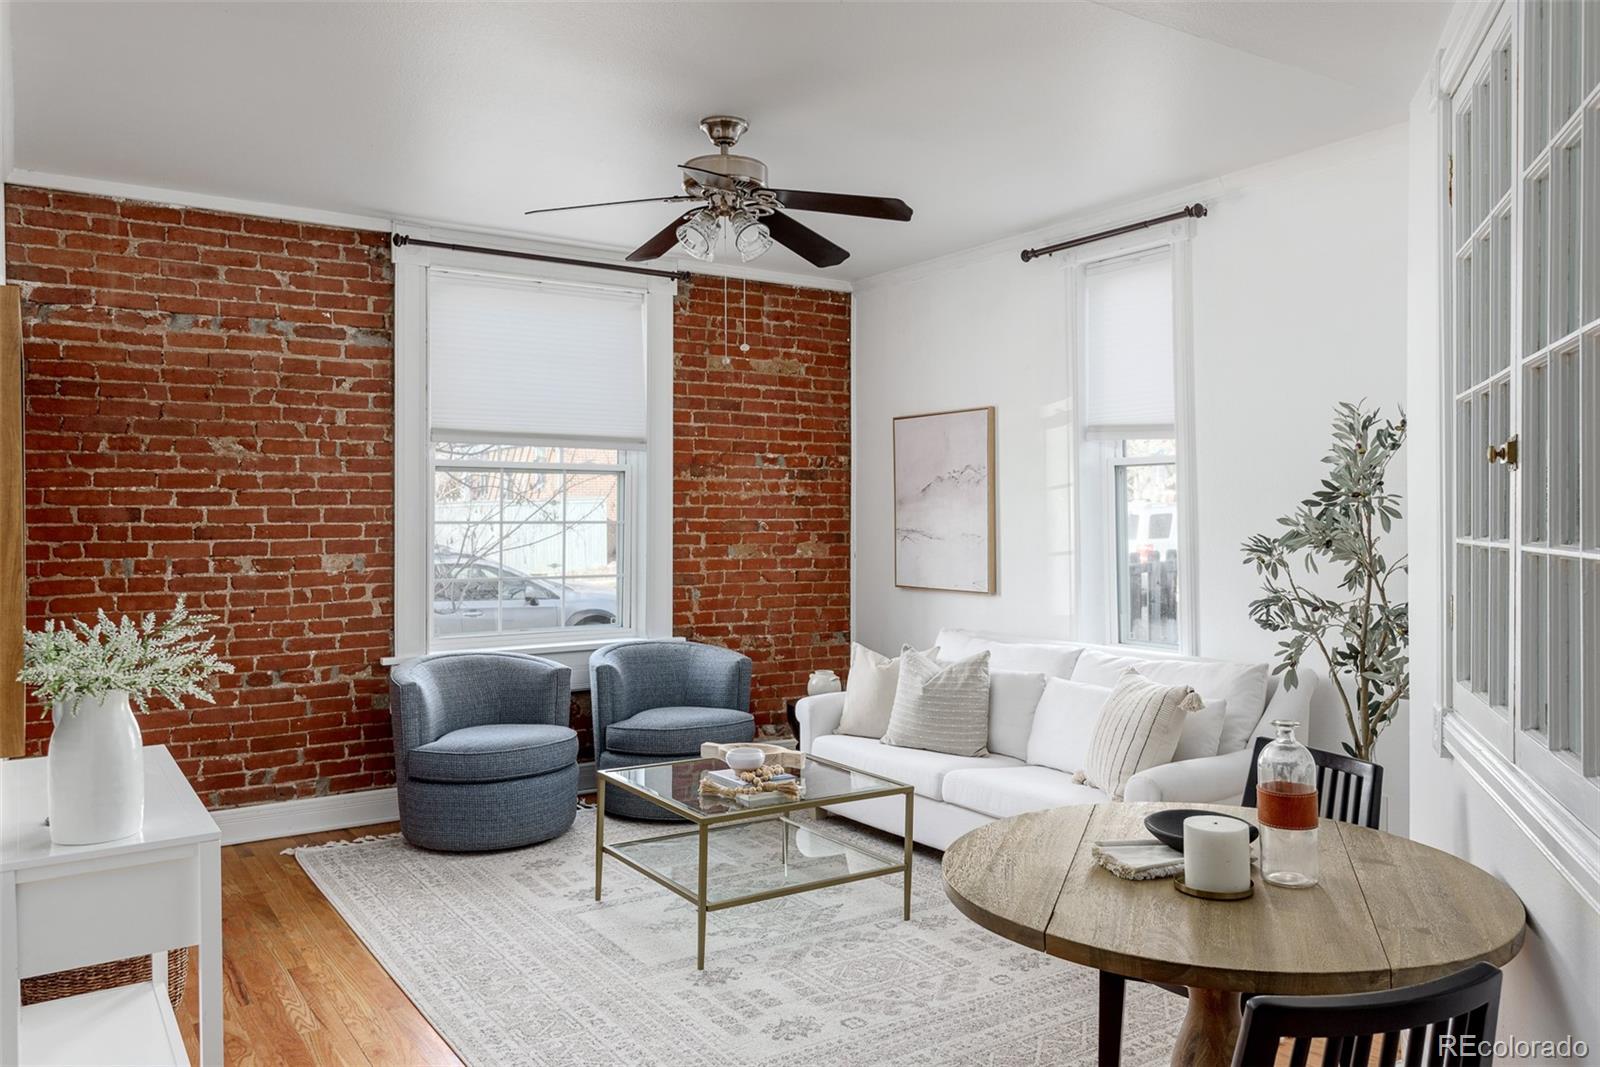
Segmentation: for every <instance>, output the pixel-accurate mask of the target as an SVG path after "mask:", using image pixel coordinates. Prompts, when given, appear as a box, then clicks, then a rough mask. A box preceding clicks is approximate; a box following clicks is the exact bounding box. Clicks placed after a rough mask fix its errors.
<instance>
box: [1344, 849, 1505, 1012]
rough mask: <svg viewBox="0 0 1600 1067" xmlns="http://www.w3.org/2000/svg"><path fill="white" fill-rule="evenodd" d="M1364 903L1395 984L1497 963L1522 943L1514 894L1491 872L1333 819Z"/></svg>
mask: <svg viewBox="0 0 1600 1067" xmlns="http://www.w3.org/2000/svg"><path fill="white" fill-rule="evenodd" d="M1339 834H1340V836H1341V837H1343V839H1344V842H1345V849H1346V851H1347V852H1348V853H1349V855H1350V858H1351V860H1352V861H1353V862H1354V865H1355V872H1356V879H1357V880H1358V881H1359V882H1360V884H1361V890H1362V893H1363V894H1364V895H1365V897H1366V902H1367V909H1368V910H1369V911H1370V912H1371V913H1372V920H1373V922H1374V923H1375V924H1376V925H1377V929H1378V934H1379V936H1380V937H1381V938H1382V939H1383V946H1384V948H1385V950H1387V952H1388V954H1389V963H1390V966H1391V967H1392V968H1393V971H1394V984H1395V985H1396V986H1406V985H1415V984H1417V983H1418V982H1429V981H1432V980H1433V979H1435V978H1442V977H1444V976H1445V975H1447V974H1453V973H1454V972H1456V971H1459V970H1460V969H1461V968H1463V967H1465V966H1467V965H1468V964H1472V963H1477V962H1478V961H1479V960H1483V961H1485V962H1488V963H1492V964H1494V965H1495V966H1496V967H1500V966H1503V965H1504V964H1505V963H1506V961H1507V960H1509V959H1511V958H1512V957H1513V956H1515V955H1516V954H1517V952H1518V951H1519V950H1521V948H1522V940H1523V937H1524V934H1525V931H1526V928H1527V921H1526V920H1527V916H1526V913H1525V912H1524V910H1523V907H1522V901H1521V900H1519V899H1517V895H1516V894H1515V893H1513V892H1512V891H1511V890H1510V889H1509V888H1507V887H1506V885H1505V884H1504V883H1503V882H1501V881H1499V880H1498V879H1496V878H1494V877H1493V876H1492V875H1490V874H1487V873H1486V872H1484V871H1481V870H1479V869H1478V868H1476V867H1474V866H1472V865H1471V864H1469V863H1467V862H1466V861H1465V860H1461V859H1457V858H1456V857H1455V856H1452V855H1450V854H1449V853H1447V852H1441V851H1439V850H1438V849H1436V848H1429V847H1428V846H1427V845H1423V844H1419V843H1418V842H1415V841H1407V840H1405V839H1404V838H1399V837H1392V836H1390V835H1389V834H1385V833H1379V832H1378V831H1376V830H1367V829H1365V828H1363V827H1360V826H1349V825H1343V824H1341V825H1340V826H1339Z"/></svg>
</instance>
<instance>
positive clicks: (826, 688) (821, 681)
mask: <svg viewBox="0 0 1600 1067" xmlns="http://www.w3.org/2000/svg"><path fill="white" fill-rule="evenodd" d="M841 688H842V686H841V685H840V684H839V676H838V675H837V674H835V673H833V672H832V671H812V672H811V677H810V679H809V680H807V682H806V695H807V696H813V697H814V696H821V695H822V694H823V693H837V692H838V691H839V690H840V689H841Z"/></svg>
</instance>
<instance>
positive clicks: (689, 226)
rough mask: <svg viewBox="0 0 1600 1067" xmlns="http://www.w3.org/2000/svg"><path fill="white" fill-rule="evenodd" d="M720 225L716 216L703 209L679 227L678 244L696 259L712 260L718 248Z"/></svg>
mask: <svg viewBox="0 0 1600 1067" xmlns="http://www.w3.org/2000/svg"><path fill="white" fill-rule="evenodd" d="M717 237H718V226H717V219H716V216H715V215H713V214H712V213H711V212H709V211H702V212H700V213H698V214H697V215H695V217H694V218H692V219H690V220H689V221H687V222H685V223H684V224H683V225H682V226H679V227H678V244H679V245H681V246H682V247H683V250H684V251H685V252H687V253H688V254H689V255H691V256H693V257H694V258H695V259H703V260H705V261H706V262H708V263H709V262H710V261H711V257H712V254H713V253H714V252H715V251H716V248H717Z"/></svg>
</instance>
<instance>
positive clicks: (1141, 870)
mask: <svg viewBox="0 0 1600 1067" xmlns="http://www.w3.org/2000/svg"><path fill="white" fill-rule="evenodd" d="M1090 853H1091V855H1093V856H1094V861H1095V863H1097V864H1099V865H1100V866H1101V867H1104V868H1105V869H1106V870H1108V871H1110V872H1111V873H1112V874H1114V875H1116V876H1117V877H1118V878H1129V879H1132V880H1134V881H1137V882H1142V881H1145V880H1147V879H1151V878H1171V877H1172V876H1173V875H1175V874H1180V873H1182V871H1183V853H1181V852H1179V851H1177V850H1176V849H1171V848H1168V847H1167V846H1166V845H1163V844H1162V843H1161V842H1159V841H1152V840H1150V839H1149V838H1140V839H1137V840H1132V841H1096V842H1095V843H1094V847H1093V848H1092V849H1091V850H1090Z"/></svg>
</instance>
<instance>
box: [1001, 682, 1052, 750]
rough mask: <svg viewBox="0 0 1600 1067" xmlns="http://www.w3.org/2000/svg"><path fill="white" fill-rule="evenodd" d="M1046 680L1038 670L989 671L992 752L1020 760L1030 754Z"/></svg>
mask: <svg viewBox="0 0 1600 1067" xmlns="http://www.w3.org/2000/svg"><path fill="white" fill-rule="evenodd" d="M1046 680H1047V679H1046V678H1045V676H1044V675H1042V674H1039V673H1038V672H1036V671H990V672H989V751H990V752H998V753H1000V755H1002V756H1013V757H1015V758H1017V759H1026V758H1027V757H1028V735H1029V734H1030V733H1031V732H1032V731H1033V713H1034V709H1036V708H1037V707H1038V706H1039V697H1040V695H1041V694H1043V693H1044V686H1045V682H1046Z"/></svg>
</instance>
